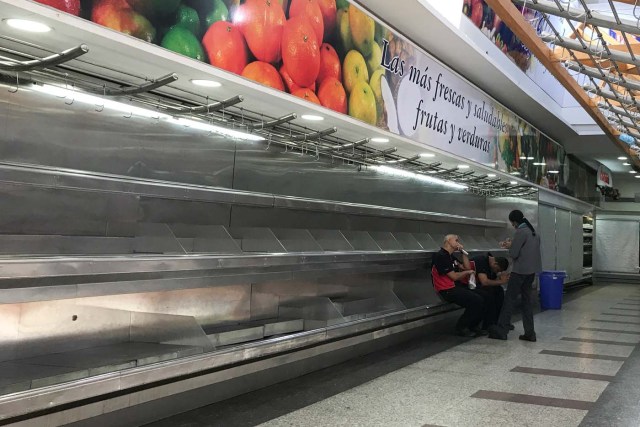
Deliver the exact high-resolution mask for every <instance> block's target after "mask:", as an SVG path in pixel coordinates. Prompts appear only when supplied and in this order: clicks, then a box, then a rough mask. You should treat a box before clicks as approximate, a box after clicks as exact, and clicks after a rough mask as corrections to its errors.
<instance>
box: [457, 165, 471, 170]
mask: <svg viewBox="0 0 640 427" xmlns="http://www.w3.org/2000/svg"><path fill="white" fill-rule="evenodd" d="M458 169H469V165H458Z"/></svg>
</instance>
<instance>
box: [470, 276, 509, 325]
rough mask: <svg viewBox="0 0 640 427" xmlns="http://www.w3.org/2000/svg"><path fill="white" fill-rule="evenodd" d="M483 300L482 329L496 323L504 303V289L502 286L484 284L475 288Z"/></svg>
mask: <svg viewBox="0 0 640 427" xmlns="http://www.w3.org/2000/svg"><path fill="white" fill-rule="evenodd" d="M475 292H476V293H478V294H479V295H480V296H481V297H482V299H483V301H484V316H483V318H482V329H488V328H489V326H492V325H496V324H498V318H499V317H500V312H501V311H502V305H503V304H504V289H502V286H486V287H482V288H478V289H476V290H475Z"/></svg>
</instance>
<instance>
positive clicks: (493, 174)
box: [487, 173, 496, 178]
mask: <svg viewBox="0 0 640 427" xmlns="http://www.w3.org/2000/svg"><path fill="white" fill-rule="evenodd" d="M487 177H489V178H495V177H496V174H495V173H489V174H487Z"/></svg>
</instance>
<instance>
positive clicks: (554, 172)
mask: <svg viewBox="0 0 640 427" xmlns="http://www.w3.org/2000/svg"><path fill="white" fill-rule="evenodd" d="M548 173H553V174H556V173H560V171H548Z"/></svg>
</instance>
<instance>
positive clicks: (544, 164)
mask: <svg viewBox="0 0 640 427" xmlns="http://www.w3.org/2000/svg"><path fill="white" fill-rule="evenodd" d="M546 165H547V164H546V163H544V162H536V163H534V164H533V166H546Z"/></svg>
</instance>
